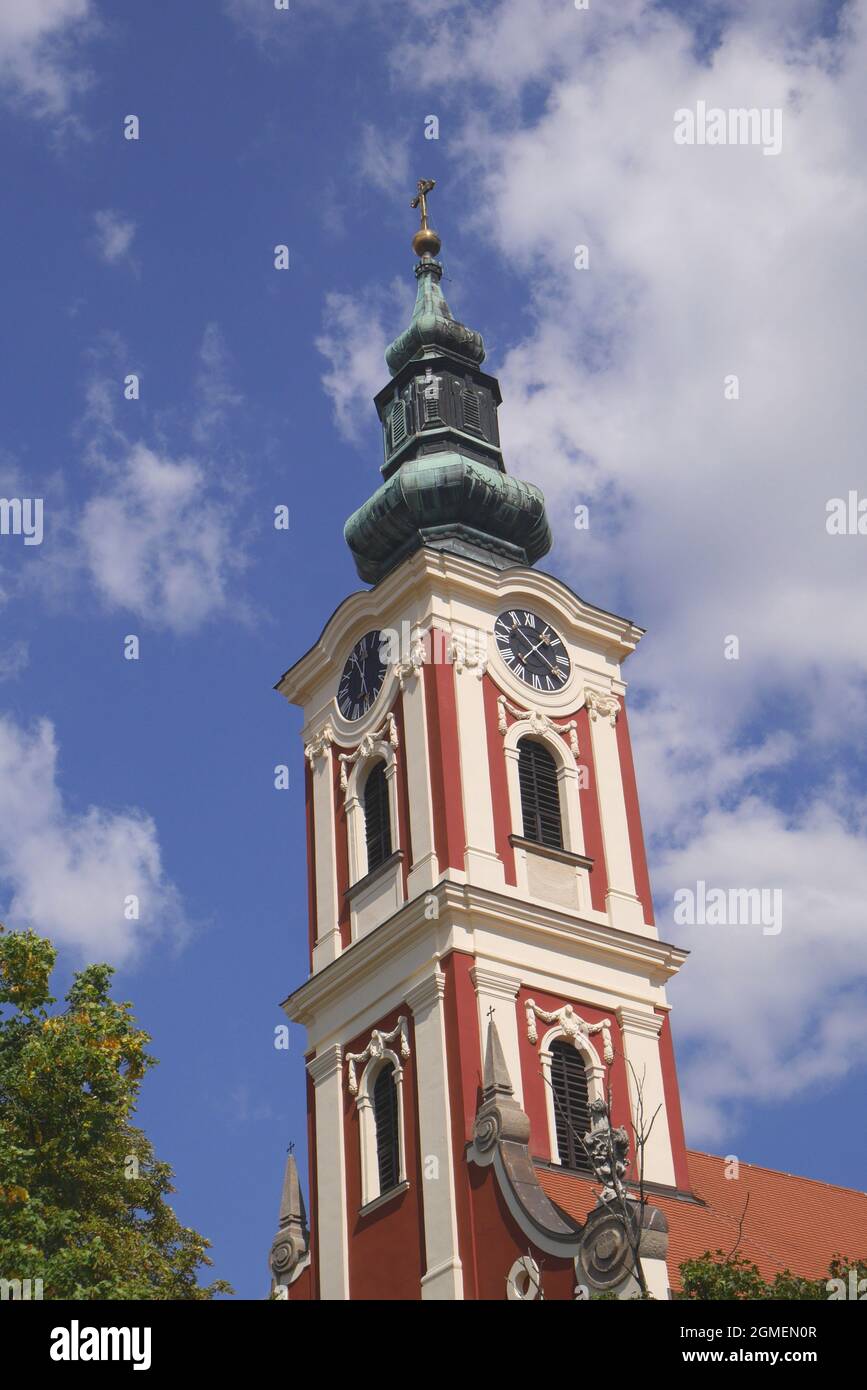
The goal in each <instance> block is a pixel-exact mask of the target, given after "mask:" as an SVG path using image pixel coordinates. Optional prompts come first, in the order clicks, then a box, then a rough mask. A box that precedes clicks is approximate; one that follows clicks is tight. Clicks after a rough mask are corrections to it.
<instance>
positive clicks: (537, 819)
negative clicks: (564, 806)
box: [518, 738, 563, 849]
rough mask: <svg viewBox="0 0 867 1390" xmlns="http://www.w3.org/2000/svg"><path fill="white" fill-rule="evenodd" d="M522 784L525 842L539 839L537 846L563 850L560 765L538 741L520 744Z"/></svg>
mask: <svg viewBox="0 0 867 1390" xmlns="http://www.w3.org/2000/svg"><path fill="white" fill-rule="evenodd" d="M518 781H519V783H520V786H521V810H522V812H523V817H524V839H525V840H535V842H536V844H537V845H546V846H547V848H548V849H562V848H563V828H562V824H561V821H560V788H559V786H558V785H557V764H556V763H555V762H554V759H553V758H552V756H551V754H550V753H549V752H548V750H547V748H545V747H543V745H542V744H541V743H536V742H535V740H534V739H530V738H522V739H521V741H520V742H519V744H518Z"/></svg>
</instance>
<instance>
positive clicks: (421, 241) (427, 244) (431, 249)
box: [412, 227, 442, 256]
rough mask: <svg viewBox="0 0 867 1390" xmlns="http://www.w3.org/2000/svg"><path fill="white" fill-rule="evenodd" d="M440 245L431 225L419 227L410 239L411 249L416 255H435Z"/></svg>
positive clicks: (437, 253)
mask: <svg viewBox="0 0 867 1390" xmlns="http://www.w3.org/2000/svg"><path fill="white" fill-rule="evenodd" d="M441 246H442V242H441V241H440V239H439V237H438V236H437V234H436V232H435V231H434V229H433V227H421V228H420V229H419V230H418V231H417V232H416V234H415V236H414V237H413V239H412V249H413V251H414V252H415V254H416V255H417V256H437V255H439V251H440V247H441Z"/></svg>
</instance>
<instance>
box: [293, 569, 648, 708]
mask: <svg viewBox="0 0 867 1390" xmlns="http://www.w3.org/2000/svg"><path fill="white" fill-rule="evenodd" d="M433 589H435V590H436V593H437V595H438V597H440V598H441V599H445V600H446V601H448V600H449V599H463V600H465V601H467V600H468V601H470V602H473V601H476V602H480V603H481V604H482V605H483V606H488V605H489V604H490V602H491V599H492V596H494V595H495V596H496V597H497V601H498V602H503V603H507V602H508V598H509V595H512V594H515V595H519V596H520V597H521V598H522V599H523V600H527V601H529V600H530V599H537V600H538V601H539V603H541V604H543V605H546V604H547V605H549V606H552V607H553V608H554V609H555V610H556V611H557V612H558V613H565V615H566V616H567V617H568V619H569V623H570V626H571V636H572V637H573V639H574V640H575V641H578V642H582V641H583V642H585V643H587V644H588V645H589V646H591V647H594V648H596V649H597V650H600V651H603V652H605V654H606V655H607V656H608V657H609V658H610V659H611V660H612V661H614V662H615V663H619V662H621V661H623V660H624V659H625V658H626V657H627V656H629V654H630V652H632V651H634V650H635V648H636V646H637V645H638V643H639V641H640V640H641V638H642V636H643V635H644V629H643V628H640V627H638V626H637V624H636V623H633V622H631V621H630V620H629V619H628V618H621V617H618V616H617V614H615V613H608V612H606V610H605V609H603V608H595V607H594V606H593V605H592V604H589V603H586V602H585V600H584V599H582V598H579V597H578V595H577V594H575V593H573V592H572V590H571V589H569V588H568V586H567V585H566V584H564V583H563V581H562V580H560V579H555V578H554V576H553V575H550V574H545V573H544V572H543V571H541V570H537V569H528V568H524V567H522V566H515V567H514V568H511V569H506V570H494V569H490V568H489V567H488V566H487V565H482V564H480V563H479V562H478V561H475V560H468V559H466V558H464V557H463V556H459V555H451V554H449V553H448V552H446V551H441V550H430V549H427V548H424V547H422V549H420V550H417V551H415V552H414V553H413V554H412V555H410V556H409V558H408V559H406V560H404V561H403V563H402V564H400V565H398V567H397V568H396V569H395V570H392V572H391V574H388V575H386V577H385V579H382V580H380V582H379V584H377V585H376V587H375V588H373V589H365V590H361V591H359V592H357V593H354V594H350V595H349V597H348V598H346V599H344V601H343V603H341V605H340V607H339V608H338V609H337V610H336V611H335V612H334V613H333V614H332V616H331V617H330V618H329V620H328V622H327V623H326V625H325V627H324V628H323V630H322V633H321V635H320V637H319V639H318V641H317V642H316V643H315V644H314V646H312V647H311V648H310V650H309V651H308V652H307V653H305V655H304V656H302V657H301V658H300V660H299V661H297V662H296V663H295V665H294V666H291V667H290V668H289V670H288V671H286V672H285V674H284V675H283V676H282V677H281V679H280V680H279V681H278V682H277V686H276V689H277V690H278V691H279V692H280V694H281V695H284V696H285V697H286V699H287V700H289V702H290V703H291V704H294V705H302V706H305V705H307V703H308V702H309V700H310V697H311V695H312V694H313V692H314V690H315V689H316V687H317V686H319V685H320V684H321V683H322V682H323V681H324V680H325V679H326V678H327V677H328V676H329V675H332V674H333V675H336V674H337V667H338V665H342V662H343V661H344V659H345V656H346V652H347V650H348V649H349V648H350V647H351V646H352V644H353V642H355V641H357V639H358V638H359V637H361V636H363V634H364V633H365V632H366V631H368V630H369V629H371V628H374V627H381V626H382V625H383V624H384V623H385V622H387V620H388V618H390V617H392V618H393V616H394V614H395V613H396V612H397V611H398V610H402V609H405V607H406V603H407V601H408V600H409V599H411V598H414V597H416V598H424V597H425V595H427V594H429V593H430V592H431V591H432V590H433Z"/></svg>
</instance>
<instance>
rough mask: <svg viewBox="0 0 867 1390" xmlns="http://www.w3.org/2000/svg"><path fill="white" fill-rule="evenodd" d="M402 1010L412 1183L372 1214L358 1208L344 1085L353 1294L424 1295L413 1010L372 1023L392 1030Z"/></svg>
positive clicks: (351, 1116)
mask: <svg viewBox="0 0 867 1390" xmlns="http://www.w3.org/2000/svg"><path fill="white" fill-rule="evenodd" d="M401 1014H403V1015H404V1017H405V1018H406V1019H407V1021H408V1024H409V1046H410V1056H409V1057H407V1058H406V1059H405V1061H404V1062H403V1069H404V1070H403V1109H404V1144H405V1153H406V1175H407V1178H408V1179H409V1183H410V1185H409V1188H408V1189H407V1190H406V1192H402V1193H401V1194H400V1195H399V1196H397V1197H393V1198H392V1200H391V1201H390V1202H386V1203H385V1205H384V1206H382V1207H380V1208H378V1209H377V1210H376V1211H374V1212H373V1213H371V1215H370V1216H364V1217H362V1216H359V1214H358V1212H359V1208H360V1206H361V1148H360V1130H359V1117H358V1110H357V1107H356V1104H355V1098H354V1097H353V1096H351V1095H350V1094H349V1091H348V1089H346V1088H344V1109H343V1124H344V1139H345V1145H346V1200H347V1221H348V1228H349V1296H350V1298H352V1299H377V1300H384V1301H403V1302H406V1301H412V1300H415V1299H420V1298H421V1278H422V1275H423V1274H424V1272H425V1268H426V1265H425V1252H424V1214H423V1209H422V1202H421V1183H422V1172H421V1162H420V1148H419V1133H418V1101H417V1090H416V1075H415V1043H414V1037H413V1029H412V1014H411V1013H410V1011H409V1009H408V1008H407V1006H406V1005H405V1004H404V1005H401V1006H399V1007H398V1008H396V1009H393V1010H392V1012H391V1013H389V1014H386V1015H385V1017H384V1018H382V1019H380V1020H379V1021H378V1022H377V1023H375V1024H374V1025H373V1026H374V1027H375V1028H378V1029H379V1030H380V1032H383V1033H388V1032H391V1030H392V1028H394V1026H395V1024H396V1023H397V1020H398V1018H399V1016H400V1015H401ZM369 1039H370V1029H369V1028H367V1029H365V1031H364V1032H363V1033H361V1034H359V1035H358V1037H356V1038H353V1039H352V1040H351V1041H350V1042H349V1043H347V1046H346V1049H345V1050H346V1051H347V1052H362V1051H363V1050H364V1048H365V1047H366V1045H367V1043H368V1041H369Z"/></svg>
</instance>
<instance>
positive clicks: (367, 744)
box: [338, 712, 400, 797]
mask: <svg viewBox="0 0 867 1390" xmlns="http://www.w3.org/2000/svg"><path fill="white" fill-rule="evenodd" d="M386 730H387V731H388V743H389V744H390V746H391V747H392V748H398V747H399V746H400V740H399V739H398V736H397V724H396V722H395V718H394V715H393V714H391V713H390V712H389V713H388V714H387V715H386V716H385V719H384V720H383V722H382V723H381V724H380V726H379V728H378V729H373V730H371V732H370V733H369V734H365V735H364V738H363V739H362V740H361V742H360V743H359V745H358V747H357V748H356V749H355V751H354V752H353V753H340V754H338V758H339V761H340V790H341V791H342V792H343V795H344V797H345V796H346V792H347V788H348V786H349V777H348V775H347V771H346V765H347V763H348V764H349V766H350V767H353V766H354V765H355V763H356V762H358V761H359V759H361V760H365V759H367V758H369V757H370V755H371V753H373V752H374V750H375V749H376V748H377V746H378V745H379V744H380V743H381V742H383V741H384V735H385V733H386Z"/></svg>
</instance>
